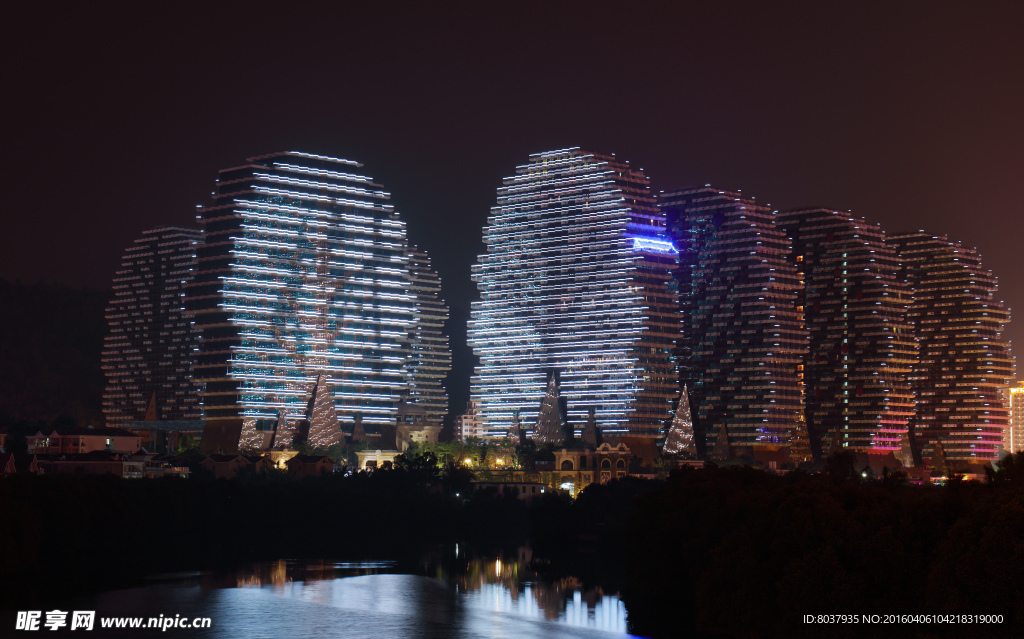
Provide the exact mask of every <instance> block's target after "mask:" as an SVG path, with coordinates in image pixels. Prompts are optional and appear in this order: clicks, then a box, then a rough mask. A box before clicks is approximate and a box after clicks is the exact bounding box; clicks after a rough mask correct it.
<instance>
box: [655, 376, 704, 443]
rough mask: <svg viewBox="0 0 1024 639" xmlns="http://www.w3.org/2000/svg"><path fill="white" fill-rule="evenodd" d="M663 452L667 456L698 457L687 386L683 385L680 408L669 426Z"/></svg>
mask: <svg viewBox="0 0 1024 639" xmlns="http://www.w3.org/2000/svg"><path fill="white" fill-rule="evenodd" d="M663 450H664V453H665V454H666V455H681V456H684V457H696V456H697V445H696V443H695V442H694V439H693V417H692V416H691V414H690V397H689V394H688V393H687V390H686V384H683V394H682V396H681V397H680V398H679V406H678V407H677V408H676V414H675V417H673V418H672V425H671V426H669V429H668V435H667V436H666V437H665V447H664V449H663Z"/></svg>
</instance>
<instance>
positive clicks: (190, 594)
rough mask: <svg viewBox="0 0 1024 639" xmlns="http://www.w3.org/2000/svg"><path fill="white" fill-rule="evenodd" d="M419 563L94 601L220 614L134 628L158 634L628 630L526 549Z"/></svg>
mask: <svg viewBox="0 0 1024 639" xmlns="http://www.w3.org/2000/svg"><path fill="white" fill-rule="evenodd" d="M421 569H422V572H424V573H425V574H428V575H431V576H430V577H425V576H420V575H411V574H400V573H398V572H396V571H397V570H398V567H397V566H396V565H395V564H393V563H390V562H374V563H347V564H339V563H330V562H318V563H312V564H310V563H291V562H285V561H278V562H272V563H268V564H254V565H251V566H248V567H245V568H242V569H239V570H237V571H235V572H233V573H229V574H219V575H212V574H203V575H201V576H199V577H193V578H191V579H187V580H179V581H175V582H166V583H160V584H156V585H152V586H146V587H142V588H134V589H130V590H121V591H115V592H108V593H104V594H101V595H99V596H97V597H93V598H90V599H89V601H90V602H91V604H92V606H93V607H94V608H95V610H96V611H97V615H98V616H103V615H122V616H132V615H134V616H140V617H152V616H157V615H159V614H161V613H162V614H164V615H165V616H174V615H176V614H180V615H181V616H182V617H210V618H211V619H212V620H213V627H212V628H210V629H209V630H184V629H173V628H172V629H169V630H168V631H166V632H160V631H159V630H148V631H136V632H137V633H138V634H139V635H142V634H146V635H149V634H153V635H154V636H156V635H159V636H161V637H227V638H235V637H237V638H246V639H248V638H251V637H275V638H277V637H284V638H288V639H292V638H294V639H299V638H300V637H310V638H314V639H320V638H327V637H344V638H346V639H348V638H352V639H360V638H363V637H365V638H377V637H398V638H403V637H408V638H421V637H422V638H424V639H428V638H433V637H437V638H447V637H455V638H461V637H465V638H467V639H468V638H470V637H472V638H483V639H532V638H534V637H536V638H538V639H539V638H542V637H543V638H545V639H547V638H552V639H560V638H567V639H568V638H584V637H607V638H609V639H610V638H612V637H626V636H628V635H627V634H626V609H625V606H624V605H623V604H622V602H621V601H620V600H619V598H618V597H617V596H616V595H614V594H607V593H604V592H602V591H601V590H600V589H597V588H584V587H583V586H582V585H581V584H580V583H579V582H578V581H577V580H575V579H572V578H566V579H561V580H558V581H554V582H549V581H545V580H542V579H540V578H539V577H538V576H537V575H536V574H534V573H532V572H531V571H529V570H528V569H527V565H526V563H524V562H523V560H522V557H520V558H517V559H512V560H506V561H502V560H501V559H489V560H486V559H485V560H472V561H469V560H466V561H464V562H462V563H461V564H459V565H457V567H456V568H455V569H454V570H453V569H452V568H450V564H447V563H445V562H441V561H438V560H437V558H436V557H435V558H432V559H427V560H424V562H423V564H422V565H421ZM83 603H85V602H77V604H76V605H82V604H83ZM79 609H82V608H79ZM97 631H98V634H97ZM97 631H93V633H90V636H93V637H96V636H120V637H124V636H126V635H125V634H124V633H125V631H124V630H121V631H108V632H109V633H110V634H109V635H104V634H102V631H100V630H99V629H97Z"/></svg>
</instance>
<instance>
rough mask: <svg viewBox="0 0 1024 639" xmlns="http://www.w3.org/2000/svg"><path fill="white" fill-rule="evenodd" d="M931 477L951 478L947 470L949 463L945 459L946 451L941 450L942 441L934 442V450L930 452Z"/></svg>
mask: <svg viewBox="0 0 1024 639" xmlns="http://www.w3.org/2000/svg"><path fill="white" fill-rule="evenodd" d="M931 466H932V477H945V478H947V479H948V478H950V477H952V476H953V475H952V473H951V472H950V470H949V461H948V460H947V459H946V451H945V450H943V448H942V440H941V439H936V440H935V448H934V450H932V458H931Z"/></svg>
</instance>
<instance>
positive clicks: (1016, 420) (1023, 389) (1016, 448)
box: [1006, 382, 1024, 453]
mask: <svg viewBox="0 0 1024 639" xmlns="http://www.w3.org/2000/svg"><path fill="white" fill-rule="evenodd" d="M1006 450H1008V451H1010V452H1011V453H1017V452H1020V451H1024V382H1018V383H1017V386H1015V387H1013V388H1010V434H1009V436H1007V438H1006Z"/></svg>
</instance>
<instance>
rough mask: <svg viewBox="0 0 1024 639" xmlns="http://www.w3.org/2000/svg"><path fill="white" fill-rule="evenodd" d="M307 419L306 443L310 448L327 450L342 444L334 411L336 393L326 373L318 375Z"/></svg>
mask: <svg viewBox="0 0 1024 639" xmlns="http://www.w3.org/2000/svg"><path fill="white" fill-rule="evenodd" d="M306 418H307V419H308V420H309V434H308V435H307V437H306V441H307V442H308V443H309V445H310V446H313V447H314V448H327V447H329V446H333V445H335V444H340V443H342V437H341V428H339V426H338V415H337V413H335V410H334V393H333V391H332V389H331V383H330V378H329V377H328V376H327V375H326V374H324V373H320V374H319V375H317V378H316V385H315V386H314V387H313V393H312V396H311V397H310V400H309V409H308V413H307V417H306Z"/></svg>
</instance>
